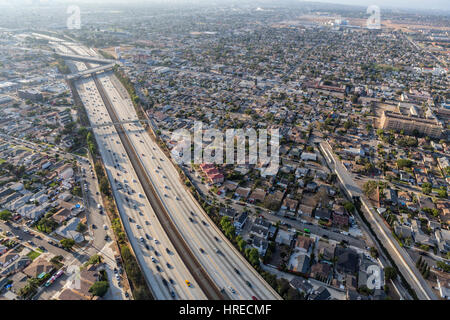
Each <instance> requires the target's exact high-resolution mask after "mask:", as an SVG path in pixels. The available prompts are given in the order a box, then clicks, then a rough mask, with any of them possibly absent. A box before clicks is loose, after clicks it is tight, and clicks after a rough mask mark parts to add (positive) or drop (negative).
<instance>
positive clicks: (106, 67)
mask: <svg viewBox="0 0 450 320" xmlns="http://www.w3.org/2000/svg"><path fill="white" fill-rule="evenodd" d="M114 65H115V64H114V63H110V64H107V65H104V66H99V67H96V68H91V69H87V70H83V71H80V72H77V73H74V74H70V75H68V76H66V79H67V80H78V79H80V78H83V77H86V76H90V75H93V74H97V73H101V72H104V71H108V70H112V69H113V67H114Z"/></svg>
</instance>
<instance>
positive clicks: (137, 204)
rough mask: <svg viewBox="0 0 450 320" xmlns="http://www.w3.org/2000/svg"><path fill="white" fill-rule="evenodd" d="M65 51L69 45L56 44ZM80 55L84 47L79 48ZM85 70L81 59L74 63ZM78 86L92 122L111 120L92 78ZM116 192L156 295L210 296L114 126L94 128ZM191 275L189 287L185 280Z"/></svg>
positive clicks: (125, 225) (120, 210)
mask: <svg viewBox="0 0 450 320" xmlns="http://www.w3.org/2000/svg"><path fill="white" fill-rule="evenodd" d="M58 49H60V50H61V51H62V52H68V51H70V49H68V48H66V47H64V46H62V45H58ZM75 49H78V50H79V51H82V52H81V54H86V53H88V52H86V50H83V48H80V47H77V48H75ZM75 66H76V67H77V70H78V71H80V70H84V69H86V66H85V65H84V64H83V63H79V62H77V63H75ZM76 88H77V91H78V93H79V95H80V98H81V100H82V102H83V104H84V106H85V109H86V112H87V115H88V118H89V121H90V123H91V124H93V125H96V124H101V123H104V122H111V118H110V117H109V115H108V112H107V110H106V107H105V105H104V104H103V102H102V99H101V97H100V94H99V91H98V90H97V87H96V85H95V83H94V79H93V78H92V77H90V78H86V79H83V80H80V81H79V82H77V84H76ZM93 132H94V135H95V137H96V141H97V143H98V147H99V152H100V154H101V156H102V159H103V162H104V165H105V169H106V172H107V175H108V178H109V180H110V182H111V185H112V192H113V195H114V197H115V199H116V203H117V206H118V209H119V214H120V216H121V220H122V223H123V225H124V227H125V230H126V233H127V234H128V237H129V240H130V243H131V245H132V247H133V250H134V252H135V254H136V256H137V259H138V261H139V263H140V265H141V268H142V270H143V272H144V275H145V278H146V279H147V281H148V283H149V285H150V287H151V290H152V293H153V295H154V296H155V298H156V299H173V298H177V299H206V296H205V294H204V293H203V292H202V290H201V289H200V287H199V286H198V285H197V284H196V283H195V281H194V277H193V276H192V275H191V274H190V272H189V271H188V270H187V268H186V267H185V265H184V263H183V261H182V260H181V258H180V257H179V255H178V254H177V252H176V250H175V248H174V247H173V246H172V244H171V242H170V241H169V239H168V237H167V235H166V233H165V231H164V229H163V228H162V226H161V225H160V223H159V221H158V219H156V216H155V213H154V211H153V208H152V206H151V205H150V203H149V202H148V200H147V199H145V197H143V196H142V195H143V194H144V190H143V187H142V185H141V184H140V182H139V179H138V176H137V174H136V172H135V170H134V168H133V167H132V166H131V162H130V160H129V158H128V156H127V154H126V151H125V149H124V147H123V145H122V143H121V142H120V139H119V136H118V133H117V131H116V129H115V128H114V127H111V126H109V127H108V126H104V127H98V128H93ZM186 280H189V281H190V283H191V286H190V287H188V286H187V285H186V283H185V281H186Z"/></svg>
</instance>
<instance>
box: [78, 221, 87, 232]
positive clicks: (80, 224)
mask: <svg viewBox="0 0 450 320" xmlns="http://www.w3.org/2000/svg"><path fill="white" fill-rule="evenodd" d="M86 229H87V226H86V225H85V224H84V223H82V222H80V223H79V224H78V225H77V229H76V230H77V231H78V232H84V231H86Z"/></svg>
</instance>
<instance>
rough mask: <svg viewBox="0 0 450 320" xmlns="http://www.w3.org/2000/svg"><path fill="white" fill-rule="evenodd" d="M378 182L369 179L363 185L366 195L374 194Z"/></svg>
mask: <svg viewBox="0 0 450 320" xmlns="http://www.w3.org/2000/svg"><path fill="white" fill-rule="evenodd" d="M377 186H378V184H377V182H376V181H374V180H369V181H367V182H366V183H364V185H363V192H364V194H365V195H366V196H368V197H370V196H372V195H373V194H374V192H375V190H376V189H377Z"/></svg>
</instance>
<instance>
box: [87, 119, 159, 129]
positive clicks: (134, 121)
mask: <svg viewBox="0 0 450 320" xmlns="http://www.w3.org/2000/svg"><path fill="white" fill-rule="evenodd" d="M142 122H145V123H150V120H126V121H119V122H105V123H101V124H94V125H91V126H90V127H86V128H87V129H92V128H101V127H109V126H116V125H124V124H131V123H142Z"/></svg>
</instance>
